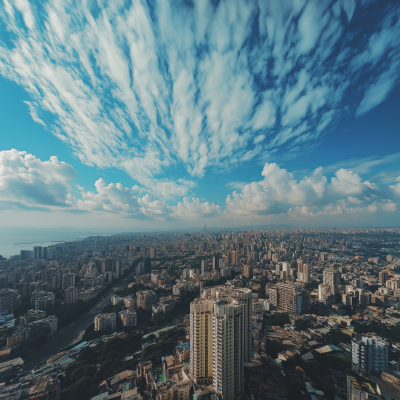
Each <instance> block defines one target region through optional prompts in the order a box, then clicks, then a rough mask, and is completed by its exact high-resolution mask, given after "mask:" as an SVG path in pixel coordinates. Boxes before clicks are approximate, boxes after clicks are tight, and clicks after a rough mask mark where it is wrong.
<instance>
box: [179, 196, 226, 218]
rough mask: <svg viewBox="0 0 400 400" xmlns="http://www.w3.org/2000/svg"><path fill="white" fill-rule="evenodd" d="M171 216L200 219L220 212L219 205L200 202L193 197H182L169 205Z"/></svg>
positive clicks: (217, 214)
mask: <svg viewBox="0 0 400 400" xmlns="http://www.w3.org/2000/svg"><path fill="white" fill-rule="evenodd" d="M171 211H172V214H171V216H172V217H175V218H180V219H201V218H211V217H216V216H219V215H220V214H221V209H220V207H219V205H216V204H214V203H209V202H208V201H206V202H203V203H202V202H201V201H200V199H198V198H194V197H184V198H183V200H182V201H180V202H178V204H177V205H176V206H172V207H171Z"/></svg>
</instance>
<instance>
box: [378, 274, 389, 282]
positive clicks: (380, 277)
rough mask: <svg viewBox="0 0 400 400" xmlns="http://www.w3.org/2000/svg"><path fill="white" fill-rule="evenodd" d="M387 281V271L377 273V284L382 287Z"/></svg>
mask: <svg viewBox="0 0 400 400" xmlns="http://www.w3.org/2000/svg"><path fill="white" fill-rule="evenodd" d="M387 280H388V273H387V271H380V272H379V283H381V284H382V285H384V284H385V283H386V281H387Z"/></svg>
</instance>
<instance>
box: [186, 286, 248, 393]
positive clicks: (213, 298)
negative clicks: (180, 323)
mask: <svg viewBox="0 0 400 400" xmlns="http://www.w3.org/2000/svg"><path fill="white" fill-rule="evenodd" d="M250 322H251V290H249V289H241V288H240V289H239V288H234V287H233V286H232V284H231V283H227V284H226V285H225V286H215V287H211V288H206V289H205V290H204V291H203V292H202V293H201V297H200V299H196V300H195V301H194V302H192V303H191V304H190V349H191V351H190V375H191V379H192V380H193V381H194V383H196V384H198V385H199V384H200V385H208V384H210V383H212V387H213V390H214V392H215V393H216V394H218V395H219V396H220V397H221V398H222V399H231V400H235V399H240V398H241V397H242V396H243V363H244V362H248V361H250V359H251V335H250Z"/></svg>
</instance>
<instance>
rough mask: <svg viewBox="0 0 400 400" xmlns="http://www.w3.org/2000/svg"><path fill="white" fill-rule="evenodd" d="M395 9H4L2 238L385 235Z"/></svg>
mask: <svg viewBox="0 0 400 400" xmlns="http://www.w3.org/2000/svg"><path fill="white" fill-rule="evenodd" d="M399 83H400V3H399V2H398V1H396V0H394V1H385V0H379V1H378V0H377V1H372V0H363V1H361V0H360V1H355V0H336V1H335V0H332V1H327V0H326V1H320V0H318V1H306V0H282V1H265V0H259V1H251V0H246V1H239V0H226V1H223V0H220V1H218V0H211V1H210V0H199V1H168V0H152V1H140V0H134V1H131V0H114V1H105V0H104V1H102V0H84V1H82V0H79V1H72V0H71V1H64V0H51V1H45V0H42V1H40V2H38V1H33V0H32V1H28V0H0V220H1V224H0V225H1V226H0V230H3V231H6V230H7V229H9V228H11V227H12V228H20V229H28V228H29V229H30V228H40V229H45V228H48V229H50V228H51V229H55V228H60V229H61V228H75V229H86V230H96V229H99V230H103V231H104V230H107V229H108V230H110V231H118V230H121V231H135V230H147V229H185V228H192V227H201V226H203V225H204V223H205V222H207V225H208V226H211V227H215V228H218V227H220V228H222V227H240V226H258V225H264V226H271V227H274V226H292V227H329V226H332V227H338V226H365V227H368V226H374V227H375V226H397V227H398V226H399V221H400V211H399V210H400V204H399V203H400V116H399V113H400V85H399Z"/></svg>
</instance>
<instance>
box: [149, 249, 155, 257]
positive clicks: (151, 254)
mask: <svg viewBox="0 0 400 400" xmlns="http://www.w3.org/2000/svg"><path fill="white" fill-rule="evenodd" d="M150 258H156V249H155V248H154V247H152V248H150Z"/></svg>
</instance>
